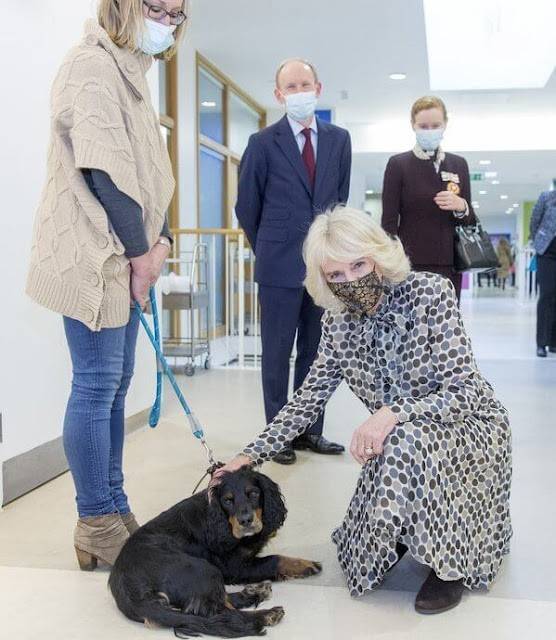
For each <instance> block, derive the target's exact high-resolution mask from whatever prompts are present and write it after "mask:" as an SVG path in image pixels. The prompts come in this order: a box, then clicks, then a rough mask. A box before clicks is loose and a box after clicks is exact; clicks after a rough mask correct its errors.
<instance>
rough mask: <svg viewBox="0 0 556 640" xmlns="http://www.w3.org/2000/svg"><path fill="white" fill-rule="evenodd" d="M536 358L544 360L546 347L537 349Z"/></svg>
mask: <svg viewBox="0 0 556 640" xmlns="http://www.w3.org/2000/svg"><path fill="white" fill-rule="evenodd" d="M537 357H539V358H546V347H537Z"/></svg>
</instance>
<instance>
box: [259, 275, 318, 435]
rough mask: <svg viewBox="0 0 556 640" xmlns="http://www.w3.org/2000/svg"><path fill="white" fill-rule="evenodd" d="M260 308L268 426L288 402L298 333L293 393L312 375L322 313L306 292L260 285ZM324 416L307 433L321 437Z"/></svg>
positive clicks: (264, 390) (297, 289)
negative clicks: (292, 361)
mask: <svg viewBox="0 0 556 640" xmlns="http://www.w3.org/2000/svg"><path fill="white" fill-rule="evenodd" d="M259 301H260V305H261V341H262V382H263V395H264V408H265V414H266V421H267V424H268V423H270V422H271V421H272V420H273V418H274V417H275V416H276V415H277V413H278V412H279V411H280V409H281V408H282V407H283V406H284V405H285V404H286V403H287V402H288V385H289V378H290V357H291V353H292V348H293V344H294V340H295V336H296V333H297V341H296V351H297V355H296V358H295V369H294V380H293V386H294V390H295V389H298V388H299V387H300V386H301V384H302V383H303V380H305V376H306V375H307V373H308V372H309V369H310V368H311V365H312V364H313V360H314V359H315V356H316V354H317V350H318V346H319V341H320V334H321V326H320V321H321V316H322V313H323V310H322V309H321V308H320V307H317V306H316V305H315V303H314V302H313V300H312V298H311V296H310V295H309V294H308V293H307V291H306V290H305V289H304V288H302V287H301V288H291V289H290V288H286V287H269V286H264V285H259ZM323 419H324V414H321V416H320V417H319V418H318V419H317V421H316V422H315V423H314V424H313V425H312V426H311V427H310V428H309V429H308V430H307V433H308V434H314V435H321V434H322V427H323Z"/></svg>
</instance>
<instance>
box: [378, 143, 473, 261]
mask: <svg viewBox="0 0 556 640" xmlns="http://www.w3.org/2000/svg"><path fill="white" fill-rule="evenodd" d="M443 172H444V173H446V172H448V173H451V174H457V176H458V177H459V187H460V193H459V195H460V196H461V197H462V198H464V200H466V201H467V203H468V205H469V215H468V216H466V217H465V218H462V219H457V218H456V217H455V216H454V214H453V213H452V212H450V211H443V210H442V209H440V208H439V207H438V206H437V204H436V203H435V202H434V200H433V198H434V196H435V195H436V194H437V193H438V192H439V191H446V190H447V189H448V180H444V181H443V180H442V174H443ZM475 222H476V217H475V212H474V211H473V207H472V205H471V186H470V182H469V167H468V166H467V161H466V160H465V158H462V157H461V156H457V155H454V154H453V153H446V157H445V158H444V160H443V161H442V162H441V164H440V170H439V171H438V173H437V172H436V169H435V167H434V164H433V161H432V160H423V159H421V158H418V157H417V156H416V155H415V154H414V153H413V151H407V152H406V153H400V154H398V155H395V156H392V157H391V158H390V160H388V165H387V166H386V171H385V173H384V186H383V189H382V226H383V228H384V229H385V230H386V231H387V232H388V233H391V234H392V235H396V236H399V238H400V240H401V241H402V243H403V246H404V248H405V250H406V253H407V254H408V255H409V258H410V260H411V262H412V264H413V265H415V266H416V267H418V266H419V265H447V266H451V265H453V264H454V228H455V226H456V225H457V224H474V223H475Z"/></svg>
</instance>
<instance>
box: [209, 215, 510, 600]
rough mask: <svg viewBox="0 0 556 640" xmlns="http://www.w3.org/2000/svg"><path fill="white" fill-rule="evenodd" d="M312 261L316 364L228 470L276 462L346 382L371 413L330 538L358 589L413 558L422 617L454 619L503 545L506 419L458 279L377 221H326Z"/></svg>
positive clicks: (315, 232) (488, 574) (316, 227)
mask: <svg viewBox="0 0 556 640" xmlns="http://www.w3.org/2000/svg"><path fill="white" fill-rule="evenodd" d="M304 256H305V261H306V264H307V279H306V286H307V290H308V291H309V293H310V294H311V295H312V296H313V298H314V300H315V302H316V303H317V304H319V305H321V306H323V307H324V308H325V309H326V312H325V314H324V316H323V320H322V328H323V330H322V339H321V342H320V347H319V351H318V355H317V357H316V359H315V362H314V363H313V366H312V369H311V370H310V372H309V374H308V375H307V378H306V380H305V382H304V384H303V385H302V386H301V387H300V388H299V389H298V391H297V392H296V393H295V395H294V397H293V398H292V400H291V402H289V403H288V404H287V405H285V406H284V408H283V409H282V410H281V412H280V413H279V414H278V415H277V416H276V418H275V419H274V420H273V421H272V423H271V424H269V425H268V426H267V428H266V429H265V430H264V431H263V432H262V433H261V434H260V435H259V436H258V437H257V438H256V439H255V440H254V441H253V442H251V444H249V445H248V446H247V447H246V448H245V449H244V451H243V453H242V454H241V455H239V456H237V457H236V458H235V459H234V460H232V461H231V462H230V463H228V465H226V467H224V468H223V471H229V470H233V469H236V468H238V467H240V466H242V465H245V464H252V463H257V464H258V463H261V462H264V461H266V460H269V459H271V458H272V457H273V456H274V455H275V454H276V453H278V452H279V451H281V450H282V448H283V447H284V445H285V444H286V443H287V442H290V441H291V440H293V439H294V438H295V437H297V436H299V435H300V434H301V433H303V432H304V431H305V430H306V429H307V428H308V427H309V426H310V424H311V423H312V421H313V420H315V419H316V418H317V416H318V415H319V414H320V412H321V411H322V409H323V406H324V405H325V404H326V402H327V401H328V399H329V398H330V396H331V395H332V393H333V391H334V390H335V389H336V387H337V386H338V385H339V383H340V382H341V381H342V380H345V381H346V383H347V384H348V386H349V387H350V389H351V390H352V391H353V392H354V393H355V395H356V396H357V397H358V398H360V399H361V400H362V401H363V403H364V404H365V405H366V407H367V408H368V410H369V417H368V419H367V420H366V421H365V422H364V423H363V424H362V425H360V426H359V427H358V428H356V429H355V431H354V432H353V436H352V439H351V453H352V455H353V457H354V458H355V460H356V461H357V462H358V463H359V464H361V465H362V470H361V475H360V477H359V480H358V482H357V486H356V488H355V493H354V495H353V498H352V499H351V503H350V505H349V507H348V510H347V513H346V516H345V518H344V520H343V522H342V523H341V524H340V526H339V527H338V528H336V529H335V531H334V532H333V534H332V540H333V541H334V543H335V544H336V546H337V553H338V559H339V562H340V564H341V566H342V569H343V571H344V573H345V577H346V580H347V585H348V588H349V590H350V593H351V595H352V596H361V595H363V594H365V593H368V592H370V591H372V590H373V589H375V588H376V587H378V586H379V585H380V584H381V582H382V580H383V579H384V576H385V574H386V572H387V571H388V570H389V569H391V568H392V567H393V566H394V565H395V564H396V562H398V560H399V559H400V558H401V556H402V555H403V554H404V553H406V552H407V553H409V554H410V555H411V556H412V557H413V558H414V559H415V560H417V561H418V562H420V563H422V564H424V565H426V566H428V567H430V573H429V575H428V577H427V579H426V581H425V582H424V584H423V586H422V587H421V589H420V591H419V593H418V595H417V598H416V601H415V607H416V609H417V611H419V612H420V613H440V612H442V611H446V610H448V609H450V608H452V607H454V606H456V605H457V604H458V603H459V602H460V600H461V597H462V593H463V591H464V588H465V587H467V588H469V589H476V588H478V587H489V586H490V585H491V584H492V583H493V581H494V579H495V577H496V574H497V573H498V570H499V568H500V564H501V561H502V557H503V556H504V554H506V553H507V552H508V550H509V541H510V537H511V534H512V529H511V523H510V514H509V496H510V482H511V438H510V427H509V423H508V416H507V412H506V410H505V409H504V407H503V406H502V405H501V404H500V402H498V400H497V399H496V398H495V396H494V392H493V389H492V387H491V386H490V384H489V383H488V382H487V381H486V380H485V379H484V378H483V377H482V375H481V373H480V372H479V370H478V368H477V364H476V363H475V360H474V358H473V353H472V351H471V345H470V343H469V339H468V337H467V336H466V333H465V330H464V328H463V324H462V321H461V318H460V314H459V310H458V305H457V300H456V296H455V291H454V287H453V285H452V283H451V282H450V281H449V280H448V279H446V278H444V277H442V276H440V275H436V274H431V273H414V272H412V271H410V265H409V262H408V259H407V257H406V255H405V253H404V251H403V248H402V245H401V244H400V242H399V240H397V239H392V238H391V237H390V236H389V235H387V234H386V232H385V231H383V230H382V229H381V227H380V226H378V225H377V224H376V223H375V222H373V221H372V219H371V218H370V216H369V215H367V214H366V213H364V212H361V211H357V210H354V209H349V208H336V209H334V210H333V211H331V212H329V213H326V214H323V215H320V216H318V217H317V218H316V219H315V221H314V223H313V225H312V226H311V229H310V231H309V234H308V236H307V240H306V242H305V247H304ZM346 427H348V425H346ZM216 481H218V479H217V478H216Z"/></svg>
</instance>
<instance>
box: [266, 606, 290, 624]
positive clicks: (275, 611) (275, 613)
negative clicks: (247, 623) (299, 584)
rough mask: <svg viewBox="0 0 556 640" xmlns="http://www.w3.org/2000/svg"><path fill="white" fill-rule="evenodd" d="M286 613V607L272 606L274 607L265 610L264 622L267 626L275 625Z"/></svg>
mask: <svg viewBox="0 0 556 640" xmlns="http://www.w3.org/2000/svg"><path fill="white" fill-rule="evenodd" d="M285 614H286V612H285V611H284V607H272V609H269V610H268V611H265V614H264V623H265V625H266V626H267V627H274V626H276V625H277V624H278V623H279V622H280V620H282V618H283V617H284V615H285Z"/></svg>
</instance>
